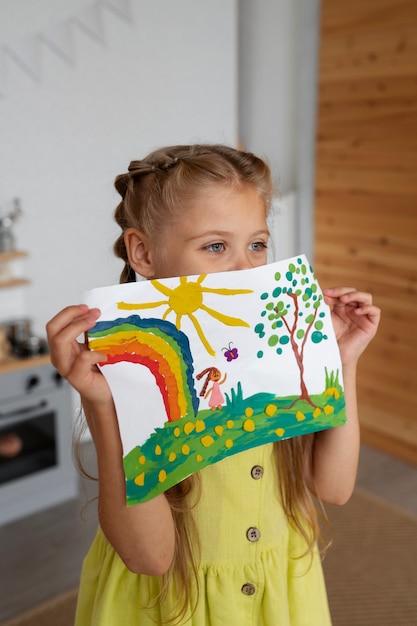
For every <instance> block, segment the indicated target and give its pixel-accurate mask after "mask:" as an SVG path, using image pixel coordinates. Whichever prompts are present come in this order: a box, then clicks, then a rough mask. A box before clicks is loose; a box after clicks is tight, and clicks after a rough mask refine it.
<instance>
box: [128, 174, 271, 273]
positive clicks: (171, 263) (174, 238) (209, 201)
mask: <svg viewBox="0 0 417 626" xmlns="http://www.w3.org/2000/svg"><path fill="white" fill-rule="evenodd" d="M268 240H269V231H268V227H267V225H266V211H265V206H264V202H263V200H262V198H261V197H260V196H259V194H258V192H257V191H256V189H255V188H254V187H252V186H249V185H248V186H246V187H245V188H243V189H241V190H236V189H231V188H227V187H223V186H219V187H217V188H216V187H213V188H211V189H208V190H207V191H205V192H204V194H201V196H200V197H197V198H196V199H194V200H193V201H192V202H190V205H189V206H185V207H184V210H183V213H182V215H181V217H180V218H179V219H177V220H176V221H174V222H173V223H170V224H169V225H167V228H166V229H165V230H164V231H163V232H162V233H161V237H160V238H159V239H158V242H157V243H156V244H153V243H151V244H150V245H149V246H148V257H147V258H148V262H149V271H148V273H147V274H145V275H146V277H147V278H169V277H171V276H185V275H187V274H188V275H190V274H209V273H213V272H228V271H231V270H242V269H249V268H251V267H257V266H259V265H265V263H266V261H267V245H268ZM136 271H138V270H136ZM139 273H142V272H140V271H139Z"/></svg>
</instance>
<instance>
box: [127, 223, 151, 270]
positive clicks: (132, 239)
mask: <svg viewBox="0 0 417 626" xmlns="http://www.w3.org/2000/svg"><path fill="white" fill-rule="evenodd" d="M124 240H125V246H126V251H127V256H128V259H129V264H130V267H131V268H132V269H134V270H135V272H136V273H137V274H140V275H141V276H144V277H145V278H150V277H151V276H152V275H153V266H152V262H151V255H150V245H149V239H148V237H146V235H144V234H143V233H142V232H141V231H140V230H137V229H136V228H128V229H127V230H126V231H125V234H124Z"/></svg>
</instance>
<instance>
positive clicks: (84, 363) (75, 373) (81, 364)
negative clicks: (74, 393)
mask: <svg viewBox="0 0 417 626" xmlns="http://www.w3.org/2000/svg"><path fill="white" fill-rule="evenodd" d="M106 360H107V356H106V355H105V354H103V353H101V352H93V351H91V350H84V351H83V352H82V353H81V354H80V355H79V356H78V358H77V359H76V360H75V361H74V363H73V364H72V367H71V370H70V371H69V372H68V373H67V375H66V378H67V380H68V382H69V383H70V384H72V385H73V386H74V387H75V388H76V389H78V388H79V383H80V381H82V383H83V385H86V384H87V385H88V382H89V380H91V381H92V378H90V377H91V376H92V375H96V374H97V373H98V369H97V366H98V365H99V364H100V363H105V362H106Z"/></svg>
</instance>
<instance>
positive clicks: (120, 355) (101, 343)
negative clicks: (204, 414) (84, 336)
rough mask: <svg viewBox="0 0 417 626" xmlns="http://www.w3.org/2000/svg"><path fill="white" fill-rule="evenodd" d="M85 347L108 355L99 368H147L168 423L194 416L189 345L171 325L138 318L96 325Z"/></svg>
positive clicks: (195, 413) (196, 405)
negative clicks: (115, 365)
mask: <svg viewBox="0 0 417 626" xmlns="http://www.w3.org/2000/svg"><path fill="white" fill-rule="evenodd" d="M88 345H89V347H90V349H91V350H96V351H98V352H103V353H104V354H106V355H107V361H106V362H105V363H101V364H100V365H101V366H102V367H104V366H106V365H111V364H113V363H120V362H121V361H127V362H130V363H137V364H139V365H143V366H145V367H147V368H148V369H149V371H150V372H151V373H152V375H153V376H154V378H155V382H156V384H157V385H158V387H159V390H160V392H161V396H162V399H163V402H164V406H165V410H166V414H167V419H168V421H169V422H172V421H175V420H178V419H180V418H182V417H195V415H197V412H198V406H199V399H198V396H197V393H196V391H195V388H194V379H193V372H194V366H193V358H192V355H191V351H190V344H189V341H188V337H187V336H186V335H185V334H184V333H183V332H181V331H180V330H178V329H177V328H176V327H175V326H174V324H171V322H168V321H166V320H161V319H157V318H147V319H143V318H141V317H140V316H139V315H131V316H130V317H127V318H118V319H116V320H112V321H103V322H97V324H96V325H95V326H94V328H92V329H91V330H90V331H89V332H88Z"/></svg>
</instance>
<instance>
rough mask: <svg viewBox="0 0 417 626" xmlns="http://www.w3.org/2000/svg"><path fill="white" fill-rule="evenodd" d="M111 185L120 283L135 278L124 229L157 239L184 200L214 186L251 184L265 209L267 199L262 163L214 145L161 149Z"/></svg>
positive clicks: (268, 189) (268, 177)
mask: <svg viewBox="0 0 417 626" xmlns="http://www.w3.org/2000/svg"><path fill="white" fill-rule="evenodd" d="M114 184H115V188H116V190H117V191H118V193H119V194H120V196H121V201H120V203H119V204H118V206H117V207H116V211H115V215H114V216H115V220H116V222H117V223H118V224H119V226H120V228H121V231H122V232H121V234H120V236H119V237H118V239H117V240H116V242H115V244H114V252H115V254H116V256H118V257H119V258H121V259H122V261H123V262H124V268H123V270H122V273H121V276H120V282H122V283H124V282H134V281H135V280H136V275H135V272H134V270H133V268H132V267H131V266H130V264H129V259H128V254H127V250H126V245H125V241H124V233H125V231H126V230H127V229H128V228H136V229H138V230H139V231H141V232H142V233H144V234H145V235H147V236H148V237H150V238H152V239H154V240H155V241H157V240H158V235H159V234H160V233H161V232H162V230H163V228H164V227H165V226H166V225H167V223H169V221H170V220H171V219H173V218H174V217H176V216H177V215H178V214H179V211H180V210H181V209H180V207H181V206H183V204H184V202H185V201H187V200H190V199H192V198H194V197H195V196H196V195H198V194H199V193H201V192H202V191H204V189H207V188H208V187H210V186H213V185H215V184H222V185H226V186H234V187H236V188H241V187H243V186H244V185H253V186H254V187H255V188H256V189H257V190H258V192H259V194H260V195H261V197H262V198H263V199H264V202H265V207H266V210H267V211H268V210H269V208H270V205H271V200H272V179H271V173H270V170H269V167H268V165H267V164H266V163H265V162H264V161H263V160H262V159H260V158H259V157H257V156H255V155H254V154H252V153H250V152H244V151H242V150H235V149H234V148H230V147H228V146H223V145H216V144H214V145H209V144H206V145H205V144H202V145H200V144H195V145H178V146H171V147H168V148H161V149H160V150H156V151H154V152H152V153H151V154H149V155H148V156H147V157H146V158H145V159H143V160H138V161H132V162H131V163H130V165H129V167H128V171H127V172H126V173H125V174H120V175H119V176H117V177H116V179H115V183H114Z"/></svg>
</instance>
